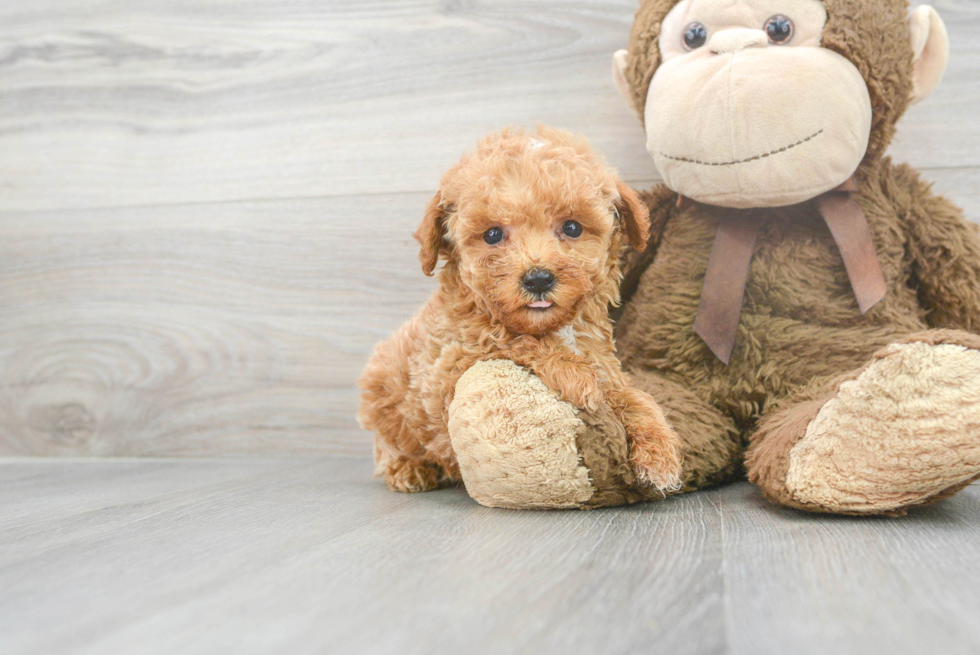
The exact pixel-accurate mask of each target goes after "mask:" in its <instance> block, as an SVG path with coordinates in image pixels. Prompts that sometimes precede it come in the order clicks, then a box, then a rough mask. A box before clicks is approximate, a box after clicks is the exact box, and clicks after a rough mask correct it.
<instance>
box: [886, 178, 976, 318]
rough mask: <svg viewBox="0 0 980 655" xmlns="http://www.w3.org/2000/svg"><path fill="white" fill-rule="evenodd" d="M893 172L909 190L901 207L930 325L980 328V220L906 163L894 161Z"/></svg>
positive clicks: (920, 292) (913, 267) (898, 183)
mask: <svg viewBox="0 0 980 655" xmlns="http://www.w3.org/2000/svg"><path fill="white" fill-rule="evenodd" d="M893 175H894V178H895V182H896V183H897V189H902V190H904V193H907V194H908V195H909V199H908V201H907V202H904V203H902V205H904V206H901V207H900V208H899V211H900V213H901V214H902V218H903V219H904V222H905V227H906V230H907V234H908V235H909V240H908V245H907V247H908V249H909V254H910V255H911V261H912V273H913V275H914V276H915V278H916V280H917V282H918V290H919V301H920V302H921V303H922V306H923V307H925V308H926V309H927V310H929V316H928V321H929V325H930V326H931V327H934V328H950V329H958V330H965V331H967V332H972V333H974V334H980V226H977V225H976V224H975V223H970V222H968V221H967V220H966V219H965V218H964V217H963V212H962V210H961V209H960V208H959V207H957V206H956V205H954V204H953V203H952V202H950V201H949V200H947V199H946V198H943V197H941V196H938V195H936V194H934V193H933V192H932V190H931V189H930V185H929V184H928V183H926V182H924V181H923V180H922V179H920V178H919V176H918V174H917V173H916V172H915V171H914V170H913V169H911V168H910V167H908V166H898V167H896V168H895V169H893Z"/></svg>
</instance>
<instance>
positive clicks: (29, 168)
mask: <svg viewBox="0 0 980 655" xmlns="http://www.w3.org/2000/svg"><path fill="white" fill-rule="evenodd" d="M934 4H935V5H936V6H937V7H938V8H939V10H940V11H941V12H943V14H944V16H945V17H946V20H947V23H948V24H949V27H950V32H951V37H952V44H953V45H952V47H953V59H952V62H951V66H950V70H949V73H948V76H947V78H946V82H945V83H944V85H943V86H941V87H940V89H939V90H938V91H937V92H936V94H935V95H934V96H933V97H932V98H930V99H929V100H928V101H927V102H926V103H925V104H923V105H922V106H920V107H916V108H914V109H913V110H912V112H910V115H909V116H908V117H907V119H906V120H905V121H904V123H903V125H902V130H901V134H900V137H899V143H898V145H897V147H896V148H895V153H896V155H898V156H899V158H900V159H902V160H908V161H910V162H911V163H912V164H914V165H916V166H919V167H922V168H926V169H928V168H949V167H951V166H956V167H964V166H970V167H977V166H980V154H978V153H980V122H978V121H977V120H976V118H975V116H976V107H977V106H978V105H980V78H978V76H977V75H976V74H975V72H976V70H977V69H978V65H980V45H978V42H980V41H978V39H977V38H976V37H977V34H980V5H977V3H976V2H974V1H973V0H941V1H939V2H935V3H934ZM635 7H636V2H635V0H603V1H601V2H596V1H594V0H534V1H529V0H519V1H518V0H481V1H474V2H446V1H444V0H372V1H370V2H364V1H363V0H332V1H331V2H319V1H316V0H300V1H297V2H289V3H282V2H276V1H275V0H249V1H248V2H240V1H238V0H210V1H209V2H190V1H187V0H183V1H181V0H167V1H162V2H161V1H151V0H100V1H95V0H90V1H87V2H86V1H80V0H79V1H76V2H72V3H65V2H62V1H60V0H41V1H39V2H24V1H9V2H5V3H3V6H2V7H0V37H2V38H0V189H2V191H3V193H2V195H0V209H5V210H12V209H20V210H29V209H77V208H84V207H104V206H117V205H146V204H170V203H175V202H215V201H225V200H241V199H256V198H285V197H310V196H324V195H348V194H365V193H376V192H379V191H384V192H413V191H424V190H429V189H431V188H433V187H434V185H435V182H436V181H437V180H438V179H439V175H440V174H441V172H442V171H443V170H444V169H445V168H447V167H448V166H449V165H451V164H452V163H453V162H454V161H455V159H456V158H457V157H458V155H459V153H460V151H461V150H462V149H463V148H465V147H469V146H470V144H472V143H473V142H474V141H475V140H476V139H477V138H478V137H480V136H482V135H483V134H484V133H486V132H488V131H490V130H492V129H497V128H499V127H501V126H503V125H505V124H508V123H521V124H534V123H535V122H538V121H542V122H546V123H550V124H555V125H560V126H563V127H566V128H569V129H573V130H579V131H582V132H584V133H585V134H587V135H589V137H590V138H591V139H592V140H593V142H594V144H595V145H596V146H597V147H598V148H599V149H600V150H601V151H603V152H605V153H606V155H607V156H608V157H609V159H610V161H612V162H613V163H614V164H615V165H617V166H618V167H620V169H621V170H622V172H623V175H624V177H625V178H626V179H628V180H632V181H636V182H640V181H650V180H652V179H654V178H655V177H656V173H655V171H654V168H653V166H652V162H651V160H650V158H649V157H648V156H647V154H646V152H645V150H644V147H643V143H644V139H643V136H642V132H641V130H640V128H639V126H638V125H637V124H636V121H635V120H634V119H633V118H632V117H631V116H630V114H629V112H628V111H627V110H626V109H625V106H624V104H623V102H622V101H621V100H620V99H619V97H618V96H617V94H616V92H615V90H614V87H613V84H612V81H611V74H610V68H611V56H612V53H613V52H614V51H615V50H617V49H618V48H621V47H623V46H624V45H625V43H626V38H627V35H628V32H629V26H630V24H631V21H632V14H633V11H634V10H635Z"/></svg>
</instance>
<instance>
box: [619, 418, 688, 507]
mask: <svg viewBox="0 0 980 655" xmlns="http://www.w3.org/2000/svg"><path fill="white" fill-rule="evenodd" d="M644 423H645V424H644V425H642V426H637V425H634V426H632V429H631V430H630V431H629V437H630V463H631V464H632V465H633V470H635V471H636V476H637V478H639V480H640V484H641V485H643V486H648V487H654V488H656V489H657V490H659V491H663V492H669V491H677V490H678V489H680V487H681V452H680V440H679V439H678V438H677V435H676V434H675V433H674V431H673V430H672V429H671V428H670V426H669V425H667V424H666V423H661V422H658V421H647V422H644Z"/></svg>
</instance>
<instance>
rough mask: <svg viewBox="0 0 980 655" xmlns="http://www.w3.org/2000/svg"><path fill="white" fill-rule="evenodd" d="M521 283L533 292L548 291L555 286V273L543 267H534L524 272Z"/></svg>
mask: <svg viewBox="0 0 980 655" xmlns="http://www.w3.org/2000/svg"><path fill="white" fill-rule="evenodd" d="M521 284H523V285H524V288H525V289H527V290H528V291H530V292H531V293H546V292H548V291H551V289H552V288H553V287H554V286H555V274H554V273H552V272H551V271H549V270H546V269H543V268H532V269H531V270H529V271H528V272H527V273H525V274H524V278H523V279H522V280H521Z"/></svg>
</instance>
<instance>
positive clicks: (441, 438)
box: [359, 128, 680, 499]
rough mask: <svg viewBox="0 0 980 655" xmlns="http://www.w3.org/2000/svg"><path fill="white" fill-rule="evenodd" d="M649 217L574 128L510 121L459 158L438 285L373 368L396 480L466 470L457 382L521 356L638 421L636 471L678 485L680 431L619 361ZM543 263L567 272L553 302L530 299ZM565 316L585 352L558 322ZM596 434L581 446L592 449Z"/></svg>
mask: <svg viewBox="0 0 980 655" xmlns="http://www.w3.org/2000/svg"><path fill="white" fill-rule="evenodd" d="M617 215H618V219H617ZM570 218H574V219H575V220H576V221H578V222H579V223H581V224H582V225H583V226H584V232H583V233H582V235H581V236H580V237H577V238H570V237H567V236H565V235H563V234H562V225H563V223H564V221H566V220H568V219H570ZM496 226H501V227H503V228H505V231H506V238H505V240H504V241H502V242H500V243H499V244H496V245H488V244H487V243H485V242H484V240H483V234H484V233H485V232H486V231H487V230H488V229H489V228H491V227H496ZM648 229H649V224H648V216H647V211H646V208H645V207H644V206H643V205H642V203H640V201H639V198H638V197H637V195H636V194H635V192H633V191H632V190H631V189H630V188H629V187H627V186H626V185H625V184H623V183H622V181H620V180H619V179H618V178H617V177H616V176H615V175H614V174H613V173H612V172H611V171H610V170H609V169H608V168H607V167H606V165H605V163H604V162H603V161H602V159H601V158H599V157H598V156H596V155H595V154H594V153H593V152H591V151H590V150H589V148H588V146H587V144H586V143H585V142H584V140H582V139H579V138H576V137H573V136H572V135H571V134H569V133H567V132H562V131H559V130H552V129H548V128H539V129H538V130H537V132H535V133H534V134H533V135H524V134H523V133H521V132H515V131H507V130H505V131H504V132H502V133H500V134H495V135H491V136H490V137H488V138H486V139H485V140H483V141H482V142H481V143H480V144H479V146H478V147H477V149H476V150H475V152H473V153H472V154H470V155H467V156H466V157H464V158H463V160H462V161H460V163H459V164H457V165H456V166H455V167H453V168H452V169H451V170H450V171H448V172H447V173H446V175H445V176H444V177H443V179H442V184H441V188H440V190H439V192H438V193H437V194H436V195H435V196H434V197H433V198H432V200H431V202H430V203H429V205H428V208H427V209H426V213H425V218H424V219H423V221H422V224H421V226H420V227H419V230H418V232H417V234H416V238H417V239H418V240H419V242H420V244H421V246H422V250H421V253H420V259H421V262H422V267H423V270H424V271H425V272H426V273H428V274H431V273H432V272H433V270H434V269H435V267H436V263H437V261H438V259H439V258H440V257H441V258H443V259H445V260H446V265H445V267H444V268H443V269H442V270H441V271H440V272H439V282H440V284H439V288H438V289H437V290H436V291H435V293H434V294H433V296H432V298H431V300H430V301H429V302H428V303H427V304H426V305H425V306H424V307H423V308H422V309H421V310H420V311H419V313H418V314H417V315H416V316H415V317H414V318H413V319H412V320H411V321H409V322H408V323H407V324H406V325H405V326H404V327H403V328H402V329H401V330H399V331H398V332H397V333H396V334H395V335H393V336H392V337H391V338H389V339H388V340H387V341H385V342H383V343H381V344H380V345H379V346H378V348H377V350H376V351H375V354H374V356H373V357H372V359H371V361H370V363H369V364H368V367H367V368H366V370H365V371H364V374H363V375H362V377H361V380H360V386H361V388H362V389H363V397H362V404H361V411H360V414H359V418H360V420H361V423H362V425H363V426H364V427H365V428H367V429H370V430H374V431H375V432H376V433H377V434H376V440H375V460H376V464H377V468H378V473H379V474H380V475H382V476H383V477H384V479H385V482H386V483H387V484H388V486H389V487H391V488H392V489H394V490H397V491H407V492H415V491H425V490H428V489H433V488H436V487H438V486H441V485H443V484H450V483H454V482H457V481H459V479H460V470H459V466H458V464H457V459H456V455H455V453H454V452H453V448H452V444H451V440H450V434H449V428H448V422H449V415H450V405H451V404H452V401H453V397H454V394H455V392H456V386H457V382H458V380H459V379H460V376H462V375H463V374H464V373H465V372H466V371H467V370H468V369H470V368H471V367H472V366H473V365H474V364H475V363H477V362H480V361H486V360H490V359H508V360H511V361H513V362H514V363H516V364H518V365H520V366H524V367H526V368H527V369H529V370H531V371H533V372H534V373H535V374H536V375H537V376H538V377H539V378H540V379H541V380H542V381H543V382H544V383H545V384H546V385H547V386H548V387H549V388H550V389H552V390H553V391H555V392H557V393H558V394H559V395H560V397H561V398H562V399H564V400H566V401H568V402H570V403H572V404H574V405H575V406H577V407H579V408H583V409H584V410H586V411H590V412H592V413H597V412H598V413H601V411H607V408H609V407H611V408H612V410H613V412H614V413H615V416H616V418H617V419H618V420H619V421H620V422H621V423H622V424H623V426H624V427H625V429H626V436H627V438H628V440H629V446H630V463H631V464H632V466H633V468H634V469H635V472H636V477H635V478H633V479H634V480H635V479H637V478H638V479H639V480H640V481H641V482H643V483H645V485H649V486H652V487H656V488H658V489H671V488H676V487H677V486H678V476H679V473H680V455H679V453H678V448H677V437H676V435H675V434H674V432H673V431H672V430H671V429H670V428H669V427H668V425H667V424H666V422H665V420H664V417H663V414H662V412H661V411H660V408H659V407H658V406H657V404H656V403H655V402H654V401H653V399H652V398H650V396H648V395H647V394H646V393H643V392H640V391H638V390H636V389H634V388H633V387H632V386H631V385H630V383H629V381H628V380H627V378H626V377H625V376H624V375H623V373H622V371H621V370H620V366H619V362H618V360H617V359H616V357H615V354H614V348H613V341H612V323H611V321H610V319H609V317H608V307H609V306H610V305H611V304H615V303H617V302H618V299H619V289H618V282H619V280H620V277H621V275H620V269H619V255H620V251H621V250H623V248H624V246H625V245H626V242H627V241H628V242H629V244H630V245H632V246H633V247H635V248H637V249H642V248H643V247H644V246H645V244H646V234H647V232H648ZM532 267H541V268H545V269H547V270H550V271H553V272H554V273H555V274H556V276H557V285H556V286H555V288H554V289H553V290H552V291H551V292H549V293H548V295H547V299H548V300H551V301H553V303H554V305H553V306H552V307H551V308H550V309H546V310H543V311H542V310H534V309H529V308H528V304H529V303H531V302H533V301H534V298H533V297H532V296H530V295H529V294H528V292H527V291H525V290H524V289H523V288H522V286H521V278H522V276H523V275H524V274H525V272H527V271H528V270H529V269H531V268H532ZM565 326H571V327H572V328H573V330H574V335H575V347H576V348H577V351H578V353H576V352H574V351H573V350H572V349H571V348H570V347H569V346H568V345H567V344H566V341H565V340H564V339H563V337H562V336H561V335H559V334H558V330H559V329H560V328H563V327H565ZM494 411H502V412H506V411H507V408H506V407H500V408H494ZM607 423H608V421H607ZM588 424H589V422H588V421H586V422H585V425H586V426H587V425H588ZM596 447H597V445H596V444H595V443H590V444H587V445H583V447H582V448H581V449H580V452H581V453H582V456H583V457H584V458H585V459H586V460H588V459H590V458H591V457H592V455H591V453H592V451H593V450H595V448H596ZM593 468H594V469H595V471H599V472H601V470H602V468H603V465H602V463H601V462H600V463H599V464H598V465H597V466H595V467H593ZM603 486H608V485H603ZM599 497H600V498H601V497H602V496H601V494H600V496H599ZM617 498H620V499H621V498H623V495H622V494H620V495H618V496H617Z"/></svg>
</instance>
